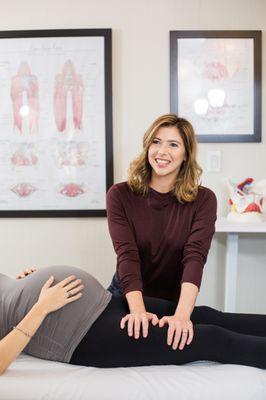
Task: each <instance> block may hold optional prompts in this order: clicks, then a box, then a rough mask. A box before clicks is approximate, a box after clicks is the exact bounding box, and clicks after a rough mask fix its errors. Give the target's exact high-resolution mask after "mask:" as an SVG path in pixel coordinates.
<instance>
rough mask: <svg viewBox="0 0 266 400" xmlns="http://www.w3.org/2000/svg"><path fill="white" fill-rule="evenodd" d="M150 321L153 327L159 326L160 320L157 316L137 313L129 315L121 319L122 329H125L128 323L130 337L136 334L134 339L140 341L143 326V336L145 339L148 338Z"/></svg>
mask: <svg viewBox="0 0 266 400" xmlns="http://www.w3.org/2000/svg"><path fill="white" fill-rule="evenodd" d="M150 321H151V323H152V325H153V326H155V325H157V324H158V322H159V319H158V317H157V315H156V314H152V313H149V312H135V313H131V314H127V315H126V316H125V317H124V318H122V319H121V322H120V328H121V329H124V328H125V326H126V322H127V332H128V336H133V332H134V338H135V339H138V338H139V337H140V329H141V326H142V334H143V337H145V338H146V337H147V336H148V330H149V322H150Z"/></svg>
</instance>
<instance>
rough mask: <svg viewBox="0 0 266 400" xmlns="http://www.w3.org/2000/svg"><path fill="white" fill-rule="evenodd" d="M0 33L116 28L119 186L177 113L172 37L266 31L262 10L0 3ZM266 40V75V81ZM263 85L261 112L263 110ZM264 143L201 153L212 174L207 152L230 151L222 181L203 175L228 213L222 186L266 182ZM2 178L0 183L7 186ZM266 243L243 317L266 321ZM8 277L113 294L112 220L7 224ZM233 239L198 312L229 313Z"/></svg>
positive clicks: (0, 226) (207, 3) (243, 300)
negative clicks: (53, 279)
mask: <svg viewBox="0 0 266 400" xmlns="http://www.w3.org/2000/svg"><path fill="white" fill-rule="evenodd" d="M0 5H1V13H0V29H1V30H13V29H15V30H16V29H62V28H112V30H113V109H114V112H113V120H114V123H113V129H114V175H115V182H118V181H121V180H125V179H126V176H127V168H128V165H129V162H130V161H131V160H132V159H133V158H134V157H135V156H136V154H137V153H138V152H139V150H140V148H141V139H142V135H143V133H144V131H145V129H146V128H147V126H148V125H149V124H150V123H151V121H152V120H153V119H154V118H156V117H157V116H159V115H161V114H163V113H167V112H169V31H170V30H185V29H187V30H193V29H195V30H214V29H217V30H262V31H265V30H266V19H265V15H266V1H264V0H224V1H223V2H221V1H220V0H186V1H183V0H175V1H174V0H135V1H129V0H97V1H92V0H75V1H74V2H67V1H66V0H64V1H62V0H46V1H41V0H39V1H38V0H24V1H21V0H9V1H8V0H0ZM265 42H266V41H265V32H263V74H264V75H265V72H266V51H265ZM265 93H266V91H265V79H263V104H265V100H266V99H265ZM264 121H265V111H264V110H263V138H264V140H263V142H262V143H254V144H249V143H241V144H214V143H213V144H200V145H199V161H200V164H201V165H202V167H203V169H206V156H207V151H208V150H216V149H219V150H221V151H222V171H221V172H220V173H206V172H205V173H204V175H203V183H204V184H205V185H206V186H209V187H210V188H212V189H213V190H214V191H215V192H216V194H217V197H218V202H219V208H218V211H219V213H222V214H224V213H225V212H226V209H227V206H226V194H225V193H223V185H222V183H221V181H222V178H223V177H224V176H230V177H232V178H233V179H234V180H236V181H237V180H240V179H243V178H245V177H247V176H252V177H254V178H255V179H262V178H265V177H266V176H265V171H266V157H265V155H266V144H265V124H264ZM0 178H1V177H0ZM265 239H266V236H265V235H263V234H261V235H259V234H258V235H247V234H245V235H241V240H240V257H239V278H238V300H237V308H238V310H239V311H250V312H265V310H266V306H265V305H264V304H266V291H265V290H264V281H266V268H265V266H266V246H265V244H266V241H265ZM0 243H1V247H0V251H1V260H2V265H1V269H0V270H1V272H4V273H9V274H10V275H13V274H15V273H16V272H17V271H18V270H19V269H21V268H22V267H24V266H30V265H37V266H43V265H47V264H72V265H77V266H81V267H82V268H84V269H86V270H88V271H90V272H92V273H93V274H94V275H95V276H96V277H98V278H99V279H100V280H101V282H102V283H103V284H105V285H107V283H108V282H109V280H110V278H111V276H112V274H113V271H114V269H115V255H114V252H113V249H112V245H111V241H110V239H109V235H108V230H107V223H106V219H105V218H88V219H86V218H80V219H78V218H75V219H1V222H0ZM224 258H225V235H224V234H216V235H215V238H214V240H213V244H212V248H211V253H210V255H209V259H208V262H207V265H206V269H205V276H204V282H203V285H202V289H201V292H200V295H199V303H206V304H209V305H211V306H214V307H218V308H221V309H222V307H223V290H224Z"/></svg>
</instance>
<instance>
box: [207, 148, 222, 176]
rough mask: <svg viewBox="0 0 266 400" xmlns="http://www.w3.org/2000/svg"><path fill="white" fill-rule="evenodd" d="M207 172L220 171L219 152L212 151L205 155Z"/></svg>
mask: <svg viewBox="0 0 266 400" xmlns="http://www.w3.org/2000/svg"><path fill="white" fill-rule="evenodd" d="M207 171H208V172H220V171H221V151H220V150H212V151H208V153H207Z"/></svg>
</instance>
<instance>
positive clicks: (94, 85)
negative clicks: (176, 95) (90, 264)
mask: <svg viewBox="0 0 266 400" xmlns="http://www.w3.org/2000/svg"><path fill="white" fill-rule="evenodd" d="M112 183H113V158H112V85H111V30H110V29H82V30H76V29H75V30H45V31H43V30H42V31H8V32H0V216H1V217H79V216H105V215H106V203H105V197H106V191H107V189H108V188H109V187H110V186H111V184H112Z"/></svg>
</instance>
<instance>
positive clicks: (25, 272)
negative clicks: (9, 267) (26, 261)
mask: <svg viewBox="0 0 266 400" xmlns="http://www.w3.org/2000/svg"><path fill="white" fill-rule="evenodd" d="M35 271H36V268H35V267H32V268H27V269H24V270H23V271H21V272H20V273H19V274H18V275H17V276H16V279H23V278H25V277H26V276H28V275H30V274H32V273H33V272H35Z"/></svg>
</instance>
